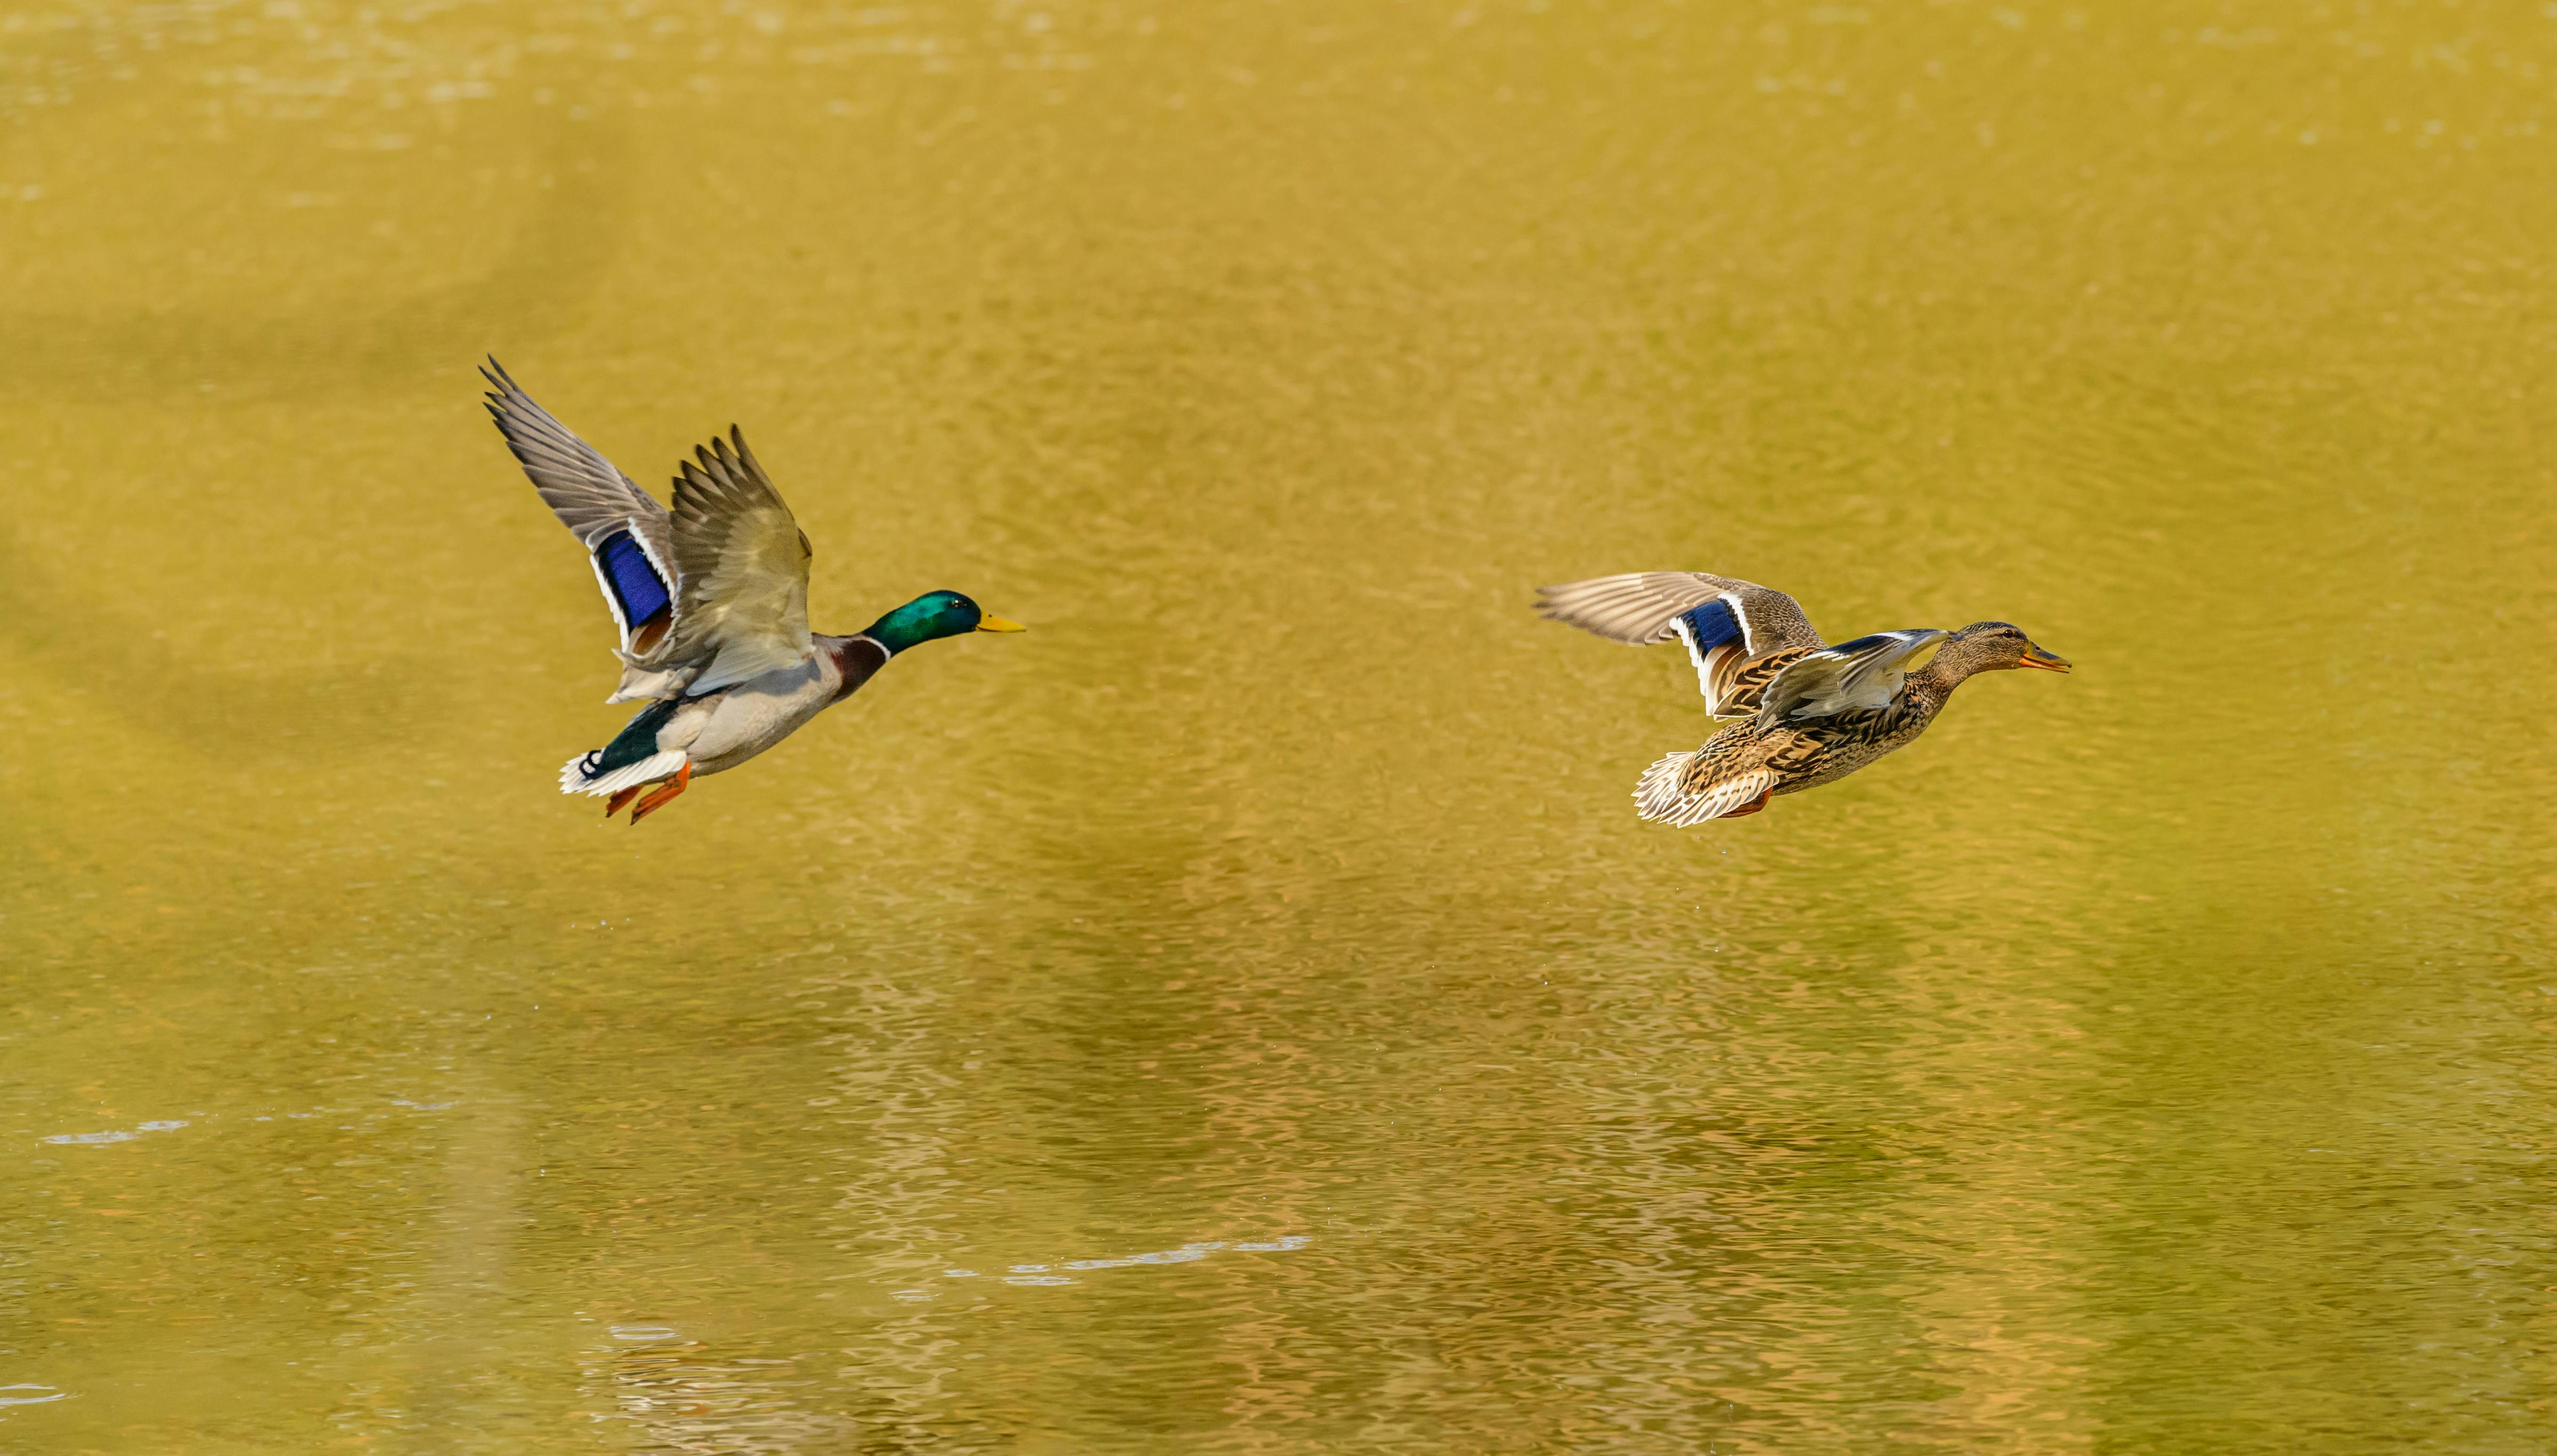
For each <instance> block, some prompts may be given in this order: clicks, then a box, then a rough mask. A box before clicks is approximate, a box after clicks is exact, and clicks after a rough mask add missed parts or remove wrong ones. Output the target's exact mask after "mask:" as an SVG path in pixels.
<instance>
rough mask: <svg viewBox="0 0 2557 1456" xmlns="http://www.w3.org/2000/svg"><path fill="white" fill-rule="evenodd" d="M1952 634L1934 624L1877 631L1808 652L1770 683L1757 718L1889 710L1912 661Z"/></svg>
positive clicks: (1770, 719) (1777, 721)
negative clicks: (1931, 625) (1868, 635)
mask: <svg viewBox="0 0 2557 1456" xmlns="http://www.w3.org/2000/svg"><path fill="white" fill-rule="evenodd" d="M1951 635H1952V633H1951V632H1945V631H1939V630H1937V629H1936V628H1934V627H1920V628H1916V629H1914V630H1910V631H1903V632H1876V633H1874V634H1873V635H1872V636H1870V637H1858V638H1856V639H1855V640H1854V641H1852V642H1840V643H1839V644H1837V645H1836V646H1834V647H1823V648H1821V649H1819V650H1818V651H1817V652H1807V653H1805V654H1803V656H1802V657H1800V658H1798V659H1796V660H1795V661H1794V663H1793V664H1792V665H1791V666H1789V667H1787V668H1786V669H1785V670H1784V671H1782V672H1780V673H1778V674H1776V680H1775V681H1774V682H1772V683H1769V684H1768V685H1767V691H1766V692H1765V693H1764V694H1763V695H1762V696H1761V698H1760V700H1759V705H1758V717H1759V718H1760V719H1761V720H1763V721H1765V722H1767V723H1770V724H1780V723H1783V722H1785V721H1787V720H1788V719H1805V718H1825V717H1827V716H1829V715H1831V714H1836V713H1844V712H1847V711H1848V710H1850V709H1856V708H1875V709H1880V708H1888V707H1890V706H1891V700H1892V699H1894V698H1896V697H1898V696H1899V695H1900V689H1901V686H1902V685H1903V684H1904V683H1906V682H1907V681H1908V680H1909V660H1910V659H1911V658H1912V657H1915V656H1916V655H1917V654H1918V653H1919V652H1921V651H1923V650H1925V649H1927V648H1929V647H1933V646H1935V645H1936V644H1937V643H1939V642H1942V641H1944V640H1945V639H1946V638H1947V637H1950V636H1951Z"/></svg>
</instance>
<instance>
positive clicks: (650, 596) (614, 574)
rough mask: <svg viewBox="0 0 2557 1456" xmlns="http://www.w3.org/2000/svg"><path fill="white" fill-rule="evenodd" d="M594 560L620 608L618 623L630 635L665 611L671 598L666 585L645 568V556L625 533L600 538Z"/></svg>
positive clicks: (648, 566) (648, 568) (646, 556)
mask: <svg viewBox="0 0 2557 1456" xmlns="http://www.w3.org/2000/svg"><path fill="white" fill-rule="evenodd" d="M595 559H596V561H597V562H599V563H600V564H602V566H603V567H604V580H605V582H606V585H608V586H609V587H610V588H611V589H612V596H613V598H614V599H615V600H617V601H618V602H620V604H621V620H622V621H624V622H626V623H628V624H629V625H630V628H631V629H632V630H633V631H636V630H637V629H638V627H639V624H640V623H642V622H644V621H646V620H647V619H648V618H650V617H652V616H655V615H656V614H657V613H659V612H661V611H664V610H665V609H666V604H667V603H668V602H669V601H672V600H673V599H674V597H673V596H670V595H669V594H668V593H667V591H666V584H665V583H664V582H663V581H660V580H659V579H658V577H657V569H656V568H655V567H653V566H650V565H649V564H648V555H647V553H646V552H643V551H641V550H640V549H639V543H638V542H636V541H634V540H632V539H631V538H630V533H629V532H627V531H618V532H615V533H613V534H612V535H609V536H606V537H605V538H604V544H602V545H601V546H598V547H596V548H595Z"/></svg>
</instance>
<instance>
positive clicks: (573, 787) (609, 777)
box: [560, 749, 684, 794]
mask: <svg viewBox="0 0 2557 1456" xmlns="http://www.w3.org/2000/svg"><path fill="white" fill-rule="evenodd" d="M593 756H594V755H593V754H591V753H580V754H579V755H577V756H576V757H575V758H572V759H570V760H569V761H568V762H567V763H565V764H563V765H561V767H560V792H561V793H563V794H617V793H619V792H621V791H622V790H623V789H627V788H634V787H636V786H638V785H640V784H644V783H646V782H648V781H649V780H651V779H660V778H672V777H674V776H675V771H676V770H677V769H679V768H682V767H683V766H684V754H683V751H682V750H681V749H675V750H670V751H668V752H664V753H655V754H651V755H649V756H648V757H646V758H642V759H640V760H639V761H638V762H636V763H625V764H623V765H621V766H620V767H619V768H616V769H614V770H612V771H611V772H610V773H606V774H603V775H601V776H599V777H596V778H589V777H587V776H586V761H587V760H588V759H589V758H591V757H593Z"/></svg>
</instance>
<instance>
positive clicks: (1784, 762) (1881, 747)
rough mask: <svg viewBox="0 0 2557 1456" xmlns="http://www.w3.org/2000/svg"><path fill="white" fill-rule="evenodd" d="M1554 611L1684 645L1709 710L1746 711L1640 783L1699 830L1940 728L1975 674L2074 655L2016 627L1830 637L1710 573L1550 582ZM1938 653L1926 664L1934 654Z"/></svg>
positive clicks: (1606, 633) (1613, 631)
mask: <svg viewBox="0 0 2557 1456" xmlns="http://www.w3.org/2000/svg"><path fill="white" fill-rule="evenodd" d="M1537 606H1538V610H1539V611H1540V612H1542V613H1543V614H1544V615H1546V616H1548V617H1550V618H1552V619H1555V620H1558V621H1564V622H1568V623H1570V624H1571V625H1573V626H1577V627H1581V628H1584V629H1586V630H1588V631H1592V632H1595V633H1597V634H1598V635H1600V636H1603V637H1607V638H1609V639H1610V640H1613V641H1618V642H1625V643H1630V644H1634V645H1643V644H1647V643H1653V642H1668V641H1674V640H1677V641H1683V642H1685V643H1686V646H1687V650H1688V654H1689V656H1690V657H1692V658H1693V660H1694V662H1695V667H1696V675H1697V681H1698V686H1699V687H1700V688H1701V689H1702V691H1703V693H1704V698H1705V707H1706V711H1707V712H1710V713H1713V714H1715V715H1716V716H1720V717H1729V716H1732V715H1735V714H1746V715H1748V717H1746V718H1743V719H1741V721H1739V722H1737V723H1733V724H1730V725H1729V726H1727V727H1725V728H1723V729H1722V730H1721V731H1719V732H1717V733H1715V734H1714V735H1713V736H1712V737H1711V738H1708V739H1707V740H1705V743H1704V745H1703V746H1702V747H1700V748H1698V749H1696V750H1694V751H1693V752H1686V753H1672V754H1670V755H1668V756H1667V757H1664V758H1662V759H1661V760H1660V761H1659V762H1657V763H1654V764H1653V765H1652V766H1651V767H1650V768H1649V769H1648V770H1646V771H1645V772H1644V774H1643V777H1642V781H1641V782H1640V783H1639V784H1638V785H1637V786H1636V788H1635V790H1634V800H1635V804H1636V806H1637V807H1638V808H1639V809H1640V811H1641V813H1642V816H1643V817H1644V818H1645V819H1653V820H1659V821H1661V822H1662V823H1665V824H1672V825H1679V826H1685V825H1693V824H1701V823H1703V822H1704V821H1705V820H1708V819H1734V818H1739V817H1741V816H1743V815H1748V814H1755V813H1757V812H1759V811H1760V810H1761V809H1764V808H1765V807H1766V806H1767V801H1768V799H1770V798H1772V797H1773V796H1775V795H1777V794H1791V793H1795V792H1798V791H1800V790H1803V789H1809V788H1816V787H1817V786H1819V785H1821V784H1824V783H1829V782H1832V781H1834V780H1837V779H1841V778H1844V777H1846V776H1847V775H1848V774H1850V773H1853V772H1855V771H1856V770H1857V769H1859V768H1862V767H1864V766H1865V765H1866V764H1868V763H1871V762H1872V761H1873V760H1875V759H1877V758H1880V757H1881V756H1882V755H1884V754H1885V753H1888V752H1890V751H1892V750H1893V749H1895V748H1898V747H1900V746H1902V745H1903V744H1905V743H1908V742H1909V741H1910V740H1912V739H1914V738H1916V737H1917V736H1918V735H1919V734H1920V733H1923V732H1925V731H1926V730H1927V726H1928V725H1929V724H1931V723H1933V722H1935V719H1936V715H1937V714H1939V713H1941V712H1943V711H1944V707H1945V702H1946V700H1947V699H1948V698H1950V697H1951V696H1952V692H1953V689H1955V688H1957V687H1959V686H1960V685H1961V684H1962V682H1963V681H1964V680H1965V679H1967V678H1969V677H1970V676H1971V675H1972V674H1973V673H1979V672H1995V671H1999V670H2002V669H2006V668H2016V667H2038V668H2044V669H2047V670H2050V671H2054V672H2067V671H2068V670H2069V664H2068V663H2067V662H2066V661H2064V660H2063V659H2061V658H2058V657H2055V656H2053V655H2052V654H2050V653H2048V652H2045V651H2043V650H2042V649H2041V648H2039V647H2037V646H2035V645H2034V644H2033V642H2032V640H2031V639H2029V638H2027V637H2026V636H2025V635H2024V633H2023V632H2022V631H2020V630H2018V629H2017V628H2016V627H2014V626H2012V625H2010V624H2009V623H2006V622H1999V621H1985V622H1973V623H1972V624H1971V625H1969V626H1967V627H1964V628H1962V629H1961V630H1960V631H1958V632H1951V633H1948V632H1944V631H1940V630H1936V629H1934V628H1924V629H1919V630H1914V631H1897V632H1881V633H1877V634H1875V635H1873V636H1869V637H1859V638H1857V639H1856V640H1854V641H1852V642H1844V643H1840V644H1838V645H1837V646H1834V647H1832V646H1828V645H1827V644H1825V643H1823V642H1822V641H1821V640H1820V637H1819V634H1818V633H1817V632H1816V631H1814V630H1813V629H1812V625H1811V622H1810V620H1809V618H1807V617H1806V616H1804V614H1803V611H1802V608H1801V607H1800V606H1799V605H1797V604H1796V603H1795V602H1794V599H1793V598H1792V597H1790V596H1785V595H1784V594H1783V593H1781V592H1777V591H1774V590H1772V589H1770V588H1766V587H1760V586H1756V585H1754V584H1752V583H1748V582H1742V581H1738V580H1735V579H1733V578H1729V577H1714V576H1707V575H1704V574H1702V573H1680V572H1647V573H1640V574H1635V575H1629V576H1622V577H1602V578H1599V579H1597V580H1595V581H1589V582H1574V583H1570V584H1567V585H1565V586H1560V587H1548V588H1545V589H1544V590H1543V593H1542V595H1541V596H1540V598H1539V600H1538V603H1537ZM1930 647H1934V648H1936V649H1937V650H1936V653H1935V656H1934V657H1933V658H1932V659H1930V660H1928V661H1927V662H1926V665H1925V666H1924V667H1916V668H1914V670H1913V664H1915V663H1916V662H1918V660H1919V658H1920V654H1922V653H1924V652H1925V651H1926V650H1927V649H1928V648H1930Z"/></svg>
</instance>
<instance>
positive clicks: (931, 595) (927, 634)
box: [862, 592, 1026, 657]
mask: <svg viewBox="0 0 2557 1456" xmlns="http://www.w3.org/2000/svg"><path fill="white" fill-rule="evenodd" d="M1023 630H1026V629H1025V628H1024V627H1022V625H1021V624H1020V623H1019V622H1014V621H1006V620H1005V619H1004V618H1002V617H999V616H996V615H994V614H993V613H991V612H989V611H987V610H986V609H985V608H984V607H982V606H979V605H978V604H977V603H976V602H974V601H971V600H969V599H968V598H967V597H966V596H963V595H961V594H959V593H957V592H926V593H924V594H923V595H922V596H917V597H916V598H914V599H913V600H912V601H909V602H907V603H906V604H905V605H903V606H900V607H898V608H897V609H896V610H894V611H891V612H889V613H888V614H887V615H885V616H883V617H880V618H879V619H878V620H877V621H875V622H873V623H871V624H870V626H869V627H867V628H866V629H864V631H863V633H862V635H863V636H866V637H870V638H873V639H874V640H875V641H876V642H877V643H878V644H879V645H880V646H882V647H885V648H886V649H887V650H888V655H889V656H891V657H893V656H895V655H896V654H897V653H899V652H903V651H904V650H905V649H906V648H908V647H911V646H914V645H915V644H916V643H918V642H929V641H931V640H933V639H934V638H936V637H956V636H958V635H960V634H961V633H963V632H1018V631H1023Z"/></svg>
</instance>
